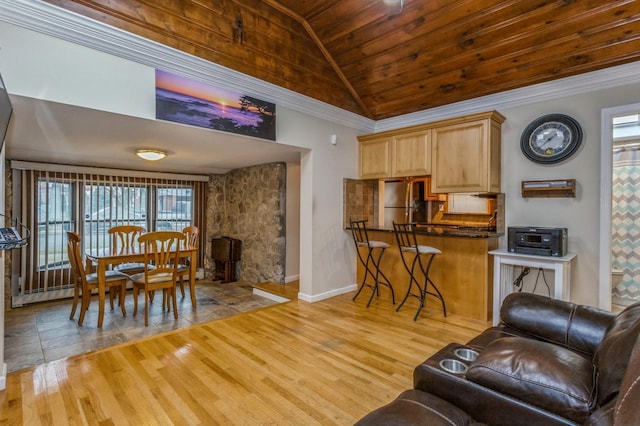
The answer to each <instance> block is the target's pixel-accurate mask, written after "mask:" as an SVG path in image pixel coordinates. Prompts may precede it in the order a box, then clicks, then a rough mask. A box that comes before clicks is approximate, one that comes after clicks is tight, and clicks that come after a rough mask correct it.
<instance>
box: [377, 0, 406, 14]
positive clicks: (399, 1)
mask: <svg viewBox="0 0 640 426" xmlns="http://www.w3.org/2000/svg"><path fill="white" fill-rule="evenodd" d="M382 2H383V3H384V4H386V5H387V7H388V8H389V11H388V12H387V15H388V16H394V15H398V14H399V13H400V12H402V7H403V6H404V0H382Z"/></svg>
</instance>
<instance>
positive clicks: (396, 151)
mask: <svg viewBox="0 0 640 426" xmlns="http://www.w3.org/2000/svg"><path fill="white" fill-rule="evenodd" d="M391 152H392V155H391V176H393V177H405V176H422V175H430V174H431V132H430V131H429V130H421V131H418V132H411V133H407V134H400V135H396V136H393V138H392V139H391Z"/></svg>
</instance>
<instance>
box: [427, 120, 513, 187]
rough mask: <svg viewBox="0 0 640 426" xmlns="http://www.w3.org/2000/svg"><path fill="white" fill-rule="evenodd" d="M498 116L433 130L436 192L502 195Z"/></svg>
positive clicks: (448, 122)
mask: <svg viewBox="0 0 640 426" xmlns="http://www.w3.org/2000/svg"><path fill="white" fill-rule="evenodd" d="M504 120H505V118H504V117H503V116H502V115H501V114H500V113H498V112H496V111H492V112H489V113H483V114H475V115H471V116H465V117H460V118H456V119H451V120H445V121H442V122H439V123H434V125H436V126H435V127H433V129H432V133H431V136H432V141H431V143H432V151H431V153H432V191H433V192H435V193H452V192H492V193H498V192H500V143H501V125H502V123H503V122H504Z"/></svg>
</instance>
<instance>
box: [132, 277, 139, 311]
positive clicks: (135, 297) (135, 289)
mask: <svg viewBox="0 0 640 426" xmlns="http://www.w3.org/2000/svg"><path fill="white" fill-rule="evenodd" d="M139 294H140V289H139V288H138V287H137V286H136V285H135V284H134V285H133V316H134V317H135V316H136V315H137V314H138V295H139Z"/></svg>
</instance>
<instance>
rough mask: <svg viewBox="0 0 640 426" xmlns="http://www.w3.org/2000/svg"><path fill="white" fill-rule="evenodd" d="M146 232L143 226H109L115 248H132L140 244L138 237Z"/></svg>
mask: <svg viewBox="0 0 640 426" xmlns="http://www.w3.org/2000/svg"><path fill="white" fill-rule="evenodd" d="M144 232H145V229H144V228H143V227H142V226H136V225H118V226H113V227H111V228H109V234H110V235H111V244H112V247H113V248H114V249H122V248H132V247H135V246H136V245H137V244H138V242H139V241H138V238H139V237H140V235H142V234H143V233H144Z"/></svg>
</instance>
